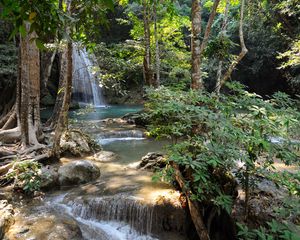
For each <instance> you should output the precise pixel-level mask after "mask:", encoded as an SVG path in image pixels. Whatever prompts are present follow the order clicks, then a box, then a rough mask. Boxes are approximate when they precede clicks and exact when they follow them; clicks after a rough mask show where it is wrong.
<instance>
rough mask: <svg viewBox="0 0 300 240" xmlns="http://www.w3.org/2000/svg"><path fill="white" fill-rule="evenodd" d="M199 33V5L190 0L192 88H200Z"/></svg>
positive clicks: (195, 0) (196, 0) (197, 2)
mask: <svg viewBox="0 0 300 240" xmlns="http://www.w3.org/2000/svg"><path fill="white" fill-rule="evenodd" d="M200 35H201V6H200V1H199V0H192V39H191V51H192V83H191V88H192V89H194V90H197V89H201V88H202V87H203V83H202V80H201V62H200V44H201V41H200Z"/></svg>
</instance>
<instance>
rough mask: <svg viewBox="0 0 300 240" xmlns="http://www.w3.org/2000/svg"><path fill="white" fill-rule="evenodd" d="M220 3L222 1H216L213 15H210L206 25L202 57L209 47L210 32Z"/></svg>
mask: <svg viewBox="0 0 300 240" xmlns="http://www.w3.org/2000/svg"><path fill="white" fill-rule="evenodd" d="M219 3H220V0H215V1H214V5H213V7H212V11H211V13H210V15H209V19H208V22H207V25H206V29H205V33H204V38H203V41H202V43H201V47H200V55H201V54H202V52H203V51H204V49H205V47H206V45H207V42H208V38H209V35H210V32H211V26H212V24H213V21H214V18H215V16H216V13H217V8H218V6H219Z"/></svg>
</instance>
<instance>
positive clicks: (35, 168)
mask: <svg viewBox="0 0 300 240" xmlns="http://www.w3.org/2000/svg"><path fill="white" fill-rule="evenodd" d="M6 178H7V179H8V180H13V181H14V189H16V190H18V189H22V190H23V191H24V192H25V193H26V194H32V193H33V192H35V191H39V190H40V186H41V164H40V163H37V162H34V161H30V160H26V161H22V162H16V163H15V165H14V167H13V168H12V169H11V170H10V171H9V172H8V174H7V175H6Z"/></svg>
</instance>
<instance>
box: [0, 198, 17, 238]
mask: <svg viewBox="0 0 300 240" xmlns="http://www.w3.org/2000/svg"><path fill="white" fill-rule="evenodd" d="M13 223H14V210H13V207H12V205H11V204H8V202H7V200H0V239H2V238H3V236H4V234H5V233H6V232H7V231H8V229H9V227H10V226H11V225H12V224H13Z"/></svg>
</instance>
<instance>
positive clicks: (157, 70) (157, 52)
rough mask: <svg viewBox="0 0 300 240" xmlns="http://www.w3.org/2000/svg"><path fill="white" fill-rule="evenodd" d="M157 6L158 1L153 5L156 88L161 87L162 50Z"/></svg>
mask: <svg viewBox="0 0 300 240" xmlns="http://www.w3.org/2000/svg"><path fill="white" fill-rule="evenodd" d="M157 4H158V1H157V0H155V1H154V3H153V20H154V39H155V73H156V77H155V81H154V87H158V86H159V85H160V50H159V41H158V29H157Z"/></svg>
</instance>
